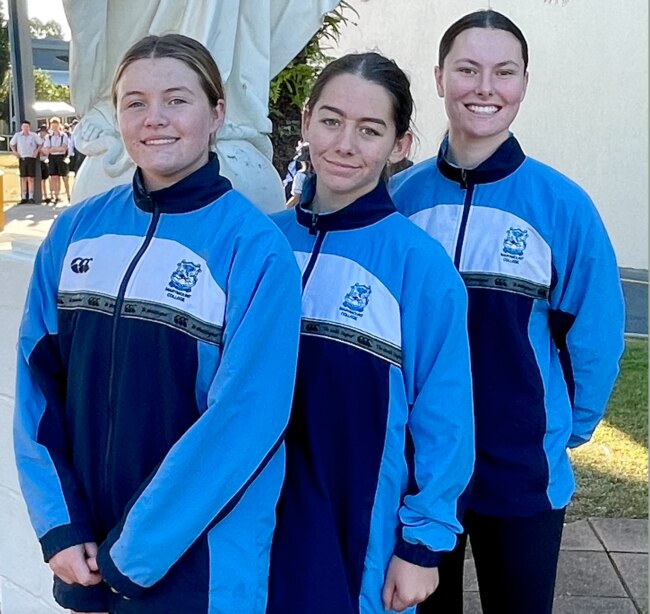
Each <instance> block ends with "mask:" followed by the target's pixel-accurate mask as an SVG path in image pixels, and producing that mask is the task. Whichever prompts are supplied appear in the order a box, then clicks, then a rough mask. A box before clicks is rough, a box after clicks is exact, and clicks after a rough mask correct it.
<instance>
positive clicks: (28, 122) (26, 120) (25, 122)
mask: <svg viewBox="0 0 650 614" xmlns="http://www.w3.org/2000/svg"><path fill="white" fill-rule="evenodd" d="M23 124H29V125H30V126H31V125H32V122H30V121H29V120H28V119H23V121H21V122H20V125H21V126H22V125H23Z"/></svg>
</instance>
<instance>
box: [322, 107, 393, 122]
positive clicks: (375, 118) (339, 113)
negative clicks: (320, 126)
mask: <svg viewBox="0 0 650 614" xmlns="http://www.w3.org/2000/svg"><path fill="white" fill-rule="evenodd" d="M318 110H319V111H322V110H327V111H331V112H332V113H336V114H337V115H340V116H341V117H346V115H345V113H344V112H343V111H341V109H337V108H336V107H331V106H330V105H327V104H324V105H322V106H321V107H319V109H318ZM359 121H360V122H371V123H373V124H379V125H380V126H384V127H385V128H387V127H388V126H387V124H386V122H385V121H384V120H383V119H379V118H377V117H361V118H359Z"/></svg>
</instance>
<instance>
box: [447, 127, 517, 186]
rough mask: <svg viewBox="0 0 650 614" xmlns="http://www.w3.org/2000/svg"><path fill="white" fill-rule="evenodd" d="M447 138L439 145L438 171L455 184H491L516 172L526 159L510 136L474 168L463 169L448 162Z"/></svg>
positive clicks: (513, 138)
mask: <svg viewBox="0 0 650 614" xmlns="http://www.w3.org/2000/svg"><path fill="white" fill-rule="evenodd" d="M448 156H449V137H445V140H444V141H443V142H442V144H441V145H440V150H439V152H438V157H437V164H438V170H439V171H440V172H441V173H442V174H443V175H444V176H445V177H447V179H451V180H452V181H455V182H457V183H466V184H477V183H493V182H495V181H499V180H500V179H503V178H504V177H507V176H508V175H510V174H511V173H513V172H514V171H516V170H517V169H518V168H519V167H520V166H521V164H522V163H523V161H524V160H525V159H526V154H524V152H523V150H522V149H521V146H520V145H519V142H518V141H517V139H516V138H515V137H514V136H513V135H512V134H511V135H510V137H508V139H507V140H506V141H504V142H503V143H502V144H501V145H500V146H499V148H498V149H497V150H496V151H495V152H494V153H493V154H492V155H491V156H490V157H489V158H488V159H487V160H485V161H484V162H482V163H481V164H479V165H478V166H477V167H476V168H472V169H463V168H460V167H459V166H456V165H454V164H452V163H451V162H449V159H448Z"/></svg>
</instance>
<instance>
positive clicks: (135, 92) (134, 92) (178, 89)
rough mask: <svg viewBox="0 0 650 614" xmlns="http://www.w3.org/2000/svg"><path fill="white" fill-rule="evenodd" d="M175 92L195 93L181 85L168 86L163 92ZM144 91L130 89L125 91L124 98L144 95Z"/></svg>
mask: <svg viewBox="0 0 650 614" xmlns="http://www.w3.org/2000/svg"><path fill="white" fill-rule="evenodd" d="M174 92H186V93H187V94H192V95H194V92H192V90H191V89H189V88H188V87H185V86H181V87H168V88H167V89H166V90H163V94H173V93H174ZM143 95H144V92H142V91H140V90H129V91H128V92H124V94H123V95H122V97H123V98H126V97H127V96H143Z"/></svg>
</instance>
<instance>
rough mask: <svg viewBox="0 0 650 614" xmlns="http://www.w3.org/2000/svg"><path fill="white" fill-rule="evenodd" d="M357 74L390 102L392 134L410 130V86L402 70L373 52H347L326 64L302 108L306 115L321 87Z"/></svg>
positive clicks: (318, 96) (314, 103) (320, 92)
mask: <svg viewBox="0 0 650 614" xmlns="http://www.w3.org/2000/svg"><path fill="white" fill-rule="evenodd" d="M344 74H351V75H357V76H359V77H362V78H363V79H366V80H367V81H371V82H372V83H376V84H377V85H381V86H382V87H383V88H384V89H385V90H386V91H387V92H388V93H389V94H390V97H391V99H392V100H393V121H394V122H395V129H396V135H397V137H398V138H401V137H403V136H404V134H406V132H407V131H408V130H409V128H410V127H411V116H412V114H413V96H412V95H411V84H410V82H409V79H408V77H407V76H406V75H405V74H404V71H403V70H402V69H401V68H400V67H399V66H398V65H397V64H396V63H395V62H394V61H393V60H389V59H388V58H386V57H384V56H383V55H381V54H379V53H375V52H368V53H349V54H348V55H344V56H343V57H340V58H338V59H337V60H334V61H333V62H330V63H329V64H328V65H327V66H325V68H323V70H322V71H321V73H320V74H319V75H318V78H317V79H316V82H315V83H314V86H313V87H312V90H311V94H310V95H309V100H307V104H306V105H305V107H306V111H307V113H310V112H311V111H312V110H313V108H314V106H315V105H316V103H317V102H318V99H319V98H320V97H321V95H322V93H323V89H325V86H326V85H327V84H328V83H329V82H330V81H331V80H332V79H333V78H334V77H338V76H339V75H344Z"/></svg>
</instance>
